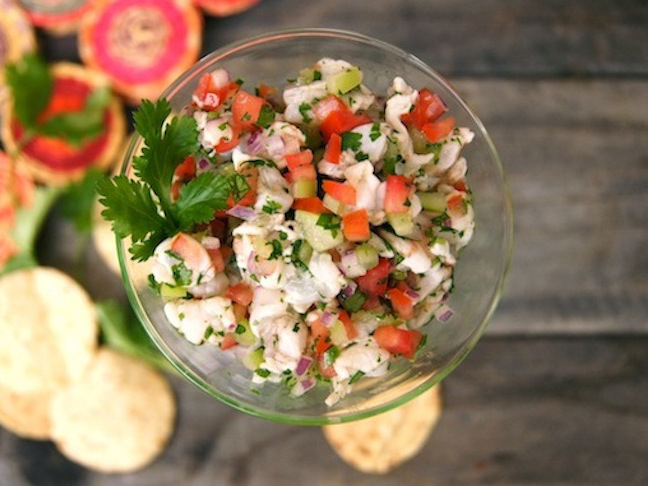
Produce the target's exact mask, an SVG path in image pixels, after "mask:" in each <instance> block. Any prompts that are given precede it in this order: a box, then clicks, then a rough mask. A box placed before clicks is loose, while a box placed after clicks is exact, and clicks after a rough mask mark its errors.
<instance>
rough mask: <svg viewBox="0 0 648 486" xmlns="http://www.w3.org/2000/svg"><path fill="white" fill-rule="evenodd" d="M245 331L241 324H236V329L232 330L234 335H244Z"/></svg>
mask: <svg viewBox="0 0 648 486" xmlns="http://www.w3.org/2000/svg"><path fill="white" fill-rule="evenodd" d="M245 331H246V329H245V326H244V325H243V324H237V325H236V329H234V333H236V334H244V333H245Z"/></svg>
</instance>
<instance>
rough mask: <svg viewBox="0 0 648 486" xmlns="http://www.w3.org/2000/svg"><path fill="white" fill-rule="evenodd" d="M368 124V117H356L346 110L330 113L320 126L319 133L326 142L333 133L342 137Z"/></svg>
mask: <svg viewBox="0 0 648 486" xmlns="http://www.w3.org/2000/svg"><path fill="white" fill-rule="evenodd" d="M370 122H371V118H369V116H368V115H364V114H362V115H356V114H354V113H353V112H352V111H351V110H349V109H348V108H346V109H344V110H336V111H332V112H331V113H330V114H329V115H328V116H327V117H326V119H325V120H324V121H323V122H322V124H321V125H320V131H321V132H322V136H323V137H324V140H325V141H328V139H329V138H330V137H331V135H333V134H334V133H337V134H338V135H342V134H343V133H345V132H348V131H349V130H353V129H354V128H355V127H359V126H360V125H365V124H367V123H370Z"/></svg>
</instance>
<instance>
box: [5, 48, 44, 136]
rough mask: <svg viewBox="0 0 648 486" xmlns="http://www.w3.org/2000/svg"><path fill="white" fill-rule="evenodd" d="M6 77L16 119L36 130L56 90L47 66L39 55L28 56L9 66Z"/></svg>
mask: <svg viewBox="0 0 648 486" xmlns="http://www.w3.org/2000/svg"><path fill="white" fill-rule="evenodd" d="M6 77H7V84H8V86H9V88H10V89H11V95H12V97H13V111H14V113H15V115H16V118H18V121H20V123H21V124H22V125H23V126H24V127H25V128H26V129H27V130H34V128H35V127H36V124H37V118H38V115H40V114H41V113H42V112H43V111H44V110H45V108H47V105H48V104H49V101H50V97H51V96H52V90H53V89H54V81H53V80H52V74H51V73H50V71H49V68H48V67H47V64H46V63H45V61H43V59H41V57H40V56H38V55H37V54H26V55H25V56H24V57H23V58H22V60H21V61H18V62H17V63H15V64H8V65H7V67H6Z"/></svg>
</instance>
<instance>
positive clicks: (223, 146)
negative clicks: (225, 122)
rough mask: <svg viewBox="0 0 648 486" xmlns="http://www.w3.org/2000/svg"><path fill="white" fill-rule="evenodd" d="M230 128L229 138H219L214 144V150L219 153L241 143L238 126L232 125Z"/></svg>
mask: <svg viewBox="0 0 648 486" xmlns="http://www.w3.org/2000/svg"><path fill="white" fill-rule="evenodd" d="M231 128H232V137H231V138H230V139H229V140H221V141H220V142H218V143H217V144H216V145H215V146H214V150H215V151H216V152H218V153H219V154H222V153H225V152H229V151H230V150H232V149H233V148H234V147H236V146H237V145H238V144H239V143H241V130H240V128H239V127H238V126H236V125H233V126H231Z"/></svg>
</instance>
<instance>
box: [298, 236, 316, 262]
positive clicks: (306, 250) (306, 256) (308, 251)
mask: <svg viewBox="0 0 648 486" xmlns="http://www.w3.org/2000/svg"><path fill="white" fill-rule="evenodd" d="M312 256H313V247H312V246H310V245H309V244H308V241H302V244H301V246H300V247H299V250H298V251H297V258H299V260H301V262H302V263H303V264H304V265H308V262H310V259H311V257H312Z"/></svg>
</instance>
